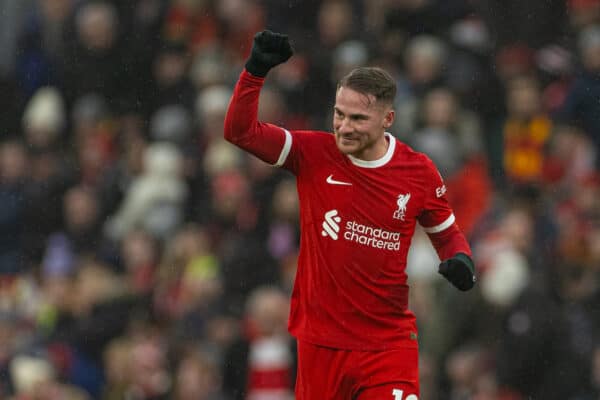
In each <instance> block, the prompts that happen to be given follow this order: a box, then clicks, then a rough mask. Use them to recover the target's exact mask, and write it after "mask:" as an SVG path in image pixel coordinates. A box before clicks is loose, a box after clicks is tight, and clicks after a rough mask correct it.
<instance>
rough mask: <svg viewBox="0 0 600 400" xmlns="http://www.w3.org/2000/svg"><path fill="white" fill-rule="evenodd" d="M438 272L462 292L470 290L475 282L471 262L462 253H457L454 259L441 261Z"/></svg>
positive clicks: (473, 266) (473, 267) (469, 258)
mask: <svg viewBox="0 0 600 400" xmlns="http://www.w3.org/2000/svg"><path fill="white" fill-rule="evenodd" d="M438 272H439V273H440V274H442V275H443V276H444V278H446V279H448V280H449V281H450V283H452V284H453V285H454V286H456V287H457V288H458V289H459V290H462V291H466V290H469V289H471V288H472V287H473V285H475V282H476V281H477V278H476V277H475V265H474V264H473V260H471V257H469V256H468V255H466V254H464V253H457V254H456V255H454V257H452V258H449V259H447V260H444V261H442V263H440V266H439V267H438Z"/></svg>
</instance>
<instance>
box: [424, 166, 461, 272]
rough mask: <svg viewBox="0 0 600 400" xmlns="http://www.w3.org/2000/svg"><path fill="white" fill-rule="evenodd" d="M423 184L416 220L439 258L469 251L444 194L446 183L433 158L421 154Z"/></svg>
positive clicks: (443, 258) (442, 258)
mask: <svg viewBox="0 0 600 400" xmlns="http://www.w3.org/2000/svg"><path fill="white" fill-rule="evenodd" d="M424 160H425V161H424V162H425V165H426V168H425V177H424V178H425V186H424V190H425V193H424V206H423V211H422V212H421V214H420V215H419V219H418V220H419V224H420V225H421V226H422V227H423V230H424V231H425V232H426V233H427V235H428V236H429V239H430V240H431V243H432V244H433V247H434V248H435V250H436V252H437V253H438V256H439V258H440V260H445V259H447V258H450V257H452V256H453V255H455V254H457V253H465V254H467V255H469V256H470V255H471V248H470V246H469V244H468V243H467V240H466V238H465V236H464V234H463V233H462V231H461V230H460V228H459V227H458V225H457V224H456V218H455V216H454V212H453V211H452V208H451V207H450V204H449V203H448V199H447V198H446V186H445V185H444V181H443V179H442V176H441V175H440V173H439V172H438V170H437V168H436V167H435V165H434V164H433V162H432V161H431V160H430V159H429V158H427V157H425V156H424Z"/></svg>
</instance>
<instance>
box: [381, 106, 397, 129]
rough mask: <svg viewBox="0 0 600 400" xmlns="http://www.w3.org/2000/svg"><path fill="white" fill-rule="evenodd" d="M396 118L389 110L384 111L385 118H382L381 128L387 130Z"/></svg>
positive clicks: (392, 111)
mask: <svg viewBox="0 0 600 400" xmlns="http://www.w3.org/2000/svg"><path fill="white" fill-rule="evenodd" d="M395 117H396V113H395V112H394V110H392V109H391V108H390V109H389V110H387V111H386V113H385V116H384V118H383V127H384V128H385V129H388V128H389V127H390V126H392V124H393V123H394V118H395Z"/></svg>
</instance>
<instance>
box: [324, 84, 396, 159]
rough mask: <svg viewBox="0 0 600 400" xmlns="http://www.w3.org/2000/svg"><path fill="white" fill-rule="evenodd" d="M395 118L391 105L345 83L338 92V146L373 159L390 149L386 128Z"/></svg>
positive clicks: (336, 114) (334, 118) (336, 124)
mask: <svg viewBox="0 0 600 400" xmlns="http://www.w3.org/2000/svg"><path fill="white" fill-rule="evenodd" d="M393 121H394V111H393V110H392V108H391V105H389V104H385V103H383V102H380V101H377V100H376V99H375V96H373V95H368V94H363V93H359V92H357V91H355V90H353V89H350V88H348V87H344V86H341V87H340V88H339V89H338V91H337V94H336V96H335V106H334V114H333V130H334V133H335V138H336V144H337V147H338V149H339V150H340V151H341V152H342V153H344V154H348V155H352V156H354V157H356V158H358V159H361V160H365V161H372V160H377V159H378V158H381V157H382V156H383V155H384V154H385V152H386V151H387V140H386V139H385V136H384V132H385V130H386V129H387V128H389V127H390V126H391V125H392V122H393Z"/></svg>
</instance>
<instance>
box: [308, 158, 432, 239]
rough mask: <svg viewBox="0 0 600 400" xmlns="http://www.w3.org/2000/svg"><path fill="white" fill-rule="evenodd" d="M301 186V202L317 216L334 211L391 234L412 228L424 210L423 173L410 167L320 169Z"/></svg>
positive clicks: (335, 167) (358, 222) (330, 167)
mask: <svg viewBox="0 0 600 400" xmlns="http://www.w3.org/2000/svg"><path fill="white" fill-rule="evenodd" d="M344 167H345V168H344ZM301 186H302V188H303V189H305V190H302V189H301V191H300V192H301V203H302V202H303V203H308V206H309V207H310V208H311V210H312V212H311V214H313V215H315V217H317V218H318V217H319V216H320V215H321V214H325V213H327V212H333V210H335V211H337V215H340V216H343V217H344V219H345V220H347V221H355V222H356V223H357V224H361V225H365V226H370V227H376V228H382V229H386V230H390V231H402V230H404V229H412V228H413V227H414V224H415V222H416V218H417V217H418V215H419V214H420V213H421V211H422V210H423V207H424V182H423V179H422V174H420V173H419V171H418V170H415V169H412V168H410V167H408V168H407V167H401V166H390V167H387V168H373V169H368V168H358V167H348V166H329V167H323V168H317V169H315V170H314V171H313V173H312V174H311V175H310V176H306V177H304V179H303V182H302V181H301ZM302 193H304V194H305V195H304V196H302Z"/></svg>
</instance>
